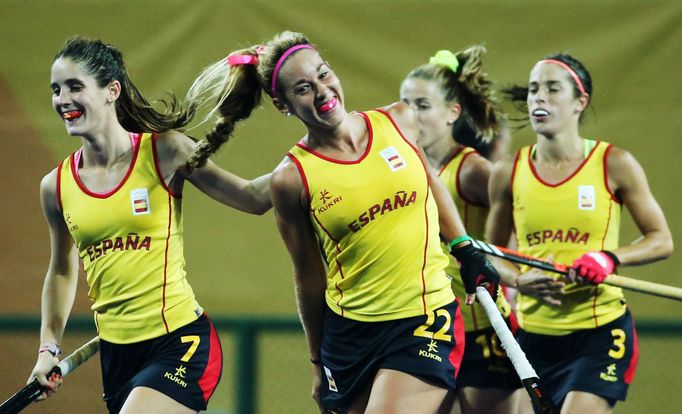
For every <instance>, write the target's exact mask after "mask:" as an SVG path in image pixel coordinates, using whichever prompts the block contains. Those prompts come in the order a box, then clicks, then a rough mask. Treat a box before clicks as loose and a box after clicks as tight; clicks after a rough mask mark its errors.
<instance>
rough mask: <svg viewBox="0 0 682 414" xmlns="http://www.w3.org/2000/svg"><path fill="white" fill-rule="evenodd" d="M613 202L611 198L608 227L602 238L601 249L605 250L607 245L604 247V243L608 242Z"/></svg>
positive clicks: (607, 220)
mask: <svg viewBox="0 0 682 414" xmlns="http://www.w3.org/2000/svg"><path fill="white" fill-rule="evenodd" d="M611 203H612V201H611V200H609V217H608V218H607V219H606V228H605V229H604V237H602V238H601V249H602V250H604V249H605V248H606V247H604V243H605V242H606V236H607V235H608V232H609V224H611V210H612V208H611Z"/></svg>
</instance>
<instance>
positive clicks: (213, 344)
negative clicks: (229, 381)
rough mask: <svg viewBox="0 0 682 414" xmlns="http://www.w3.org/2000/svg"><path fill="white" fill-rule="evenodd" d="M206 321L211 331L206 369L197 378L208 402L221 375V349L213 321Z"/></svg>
mask: <svg viewBox="0 0 682 414" xmlns="http://www.w3.org/2000/svg"><path fill="white" fill-rule="evenodd" d="M206 319H207V320H208V323H209V324H210V325H211V333H210V334H209V345H208V346H209V348H208V361H207V363H206V369H204V373H203V374H201V378H199V381H198V385H199V389H201V392H202V393H203V395H204V401H206V402H207V403H208V400H209V399H210V398H211V396H212V395H213V392H214V391H215V390H216V388H217V387H218V382H220V377H221V376H222V375H223V349H222V346H221V345H220V337H219V336H218V333H216V330H215V327H214V326H213V322H211V320H210V319H208V316H206Z"/></svg>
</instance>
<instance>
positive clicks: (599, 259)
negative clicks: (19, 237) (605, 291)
mask: <svg viewBox="0 0 682 414" xmlns="http://www.w3.org/2000/svg"><path fill="white" fill-rule="evenodd" d="M572 268H573V269H575V270H576V271H577V273H578V275H579V276H581V277H584V278H586V279H587V280H589V281H590V282H592V283H594V284H599V283H602V282H603V281H604V279H606V276H608V275H610V274H611V273H613V272H614V270H615V269H616V263H615V262H614V260H613V259H612V258H611V256H609V255H607V254H606V253H603V252H589V253H585V254H584V255H582V256H580V257H579V258H578V259H577V260H576V261H575V262H573V266H572Z"/></svg>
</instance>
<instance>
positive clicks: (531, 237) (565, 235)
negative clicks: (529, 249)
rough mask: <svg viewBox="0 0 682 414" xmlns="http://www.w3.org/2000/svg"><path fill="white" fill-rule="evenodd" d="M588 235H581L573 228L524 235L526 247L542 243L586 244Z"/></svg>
mask: <svg viewBox="0 0 682 414" xmlns="http://www.w3.org/2000/svg"><path fill="white" fill-rule="evenodd" d="M589 240H590V233H581V232H580V230H578V229H576V228H575V227H570V228H568V229H546V230H542V231H536V232H533V233H528V234H526V241H527V242H528V246H535V245H536V244H542V243H575V244H579V243H582V244H587V242H588V241H589Z"/></svg>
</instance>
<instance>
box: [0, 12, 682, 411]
mask: <svg viewBox="0 0 682 414" xmlns="http://www.w3.org/2000/svg"><path fill="white" fill-rule="evenodd" d="M286 29H289V30H295V31H300V32H303V33H305V34H306V35H307V36H308V37H309V38H310V40H311V41H312V42H313V43H315V44H316V45H317V46H318V48H319V50H321V51H322V53H323V55H324V56H325V57H326V58H327V59H328V60H329V62H330V63H331V64H332V66H333V67H334V69H335V71H336V72H337V74H338V75H339V77H340V78H341V80H342V84H343V86H344V91H345V94H346V107H347V108H348V109H349V110H364V109H370V108H373V107H377V106H383V105H386V104H388V103H390V102H393V101H395V100H397V99H398V88H399V84H400V81H401V80H402V79H403V77H404V76H405V75H406V74H407V73H408V72H409V70H410V69H411V68H413V67H415V66H417V65H419V64H422V63H424V62H426V61H427V60H428V57H429V56H431V55H432V54H433V53H434V52H435V51H436V50H438V49H451V50H453V51H454V50H460V49H463V48H465V47H467V46H469V45H472V44H477V43H482V44H484V45H485V46H486V47H487V49H488V53H487V55H486V56H485V66H486V68H487V72H488V73H489V74H490V75H491V77H492V78H493V79H494V80H495V81H496V82H497V85H498V86H506V85H509V84H511V83H525V82H526V81H527V78H528V72H529V70H530V69H531V67H532V66H533V64H534V63H535V62H536V61H537V60H538V59H540V58H541V57H543V56H545V55H547V54H550V53H554V52H562V51H566V52H569V53H571V54H573V55H574V56H576V57H578V58H579V59H580V60H582V61H583V62H584V63H585V65H586V66H587V68H588V69H589V70H590V72H591V74H592V77H593V81H594V94H593V106H594V110H593V111H590V112H589V114H588V117H587V120H586V122H585V124H584V126H583V129H582V133H583V135H584V136H587V137H594V138H598V139H604V140H607V141H610V142H613V143H614V144H615V145H617V146H619V147H622V148H625V149H627V150H628V151H630V152H631V153H632V154H633V155H634V156H635V157H636V158H637V159H638V161H639V162H640V163H641V164H642V166H643V167H644V169H645V171H646V172H647V175H648V177H649V181H650V185H651V187H652V191H653V193H654V195H655V196H656V197H657V199H658V201H659V202H660V204H661V206H662V207H663V210H664V212H665V213H666V216H667V219H668V222H669V224H670V227H671V230H672V232H673V236H677V235H678V234H680V232H681V231H682V215H680V214H679V212H680V207H681V202H680V200H682V198H681V197H680V195H679V194H678V191H679V189H680V182H681V181H682V169H681V168H680V161H679V158H680V150H679V149H678V145H679V137H678V135H679V132H680V131H682V82H681V81H680V79H679V77H680V75H681V74H682V2H680V1H679V0H660V1H649V0H640V1H632V0H600V1H586V0H570V1H569V0H560V1H540V0H529V1H503V0H480V1H473V0H470V1H465V0H457V1H435V0H422V1H407V0H373V1H360V0H345V1H328V2H319V1H312V0H293V1H289V0H287V1H281V2H275V1H258V0H249V1H235V0H223V1H219V0H196V1H186V0H141V1H132V0H126V1H109V0H90V1H85V0H63V1H58V2H57V1H52V0H26V1H18V0H16V1H10V0H0V138H1V139H2V142H3V145H4V150H3V151H2V152H0V154H1V155H0V157H1V158H0V174H2V179H1V180H0V190H1V193H2V194H3V202H2V209H3V214H1V215H0V216H1V217H0V226H1V227H0V228H1V229H2V231H0V264H1V265H2V266H0V289H1V291H2V300H0V315H2V316H3V317H7V316H11V315H27V314H29V315H36V314H38V313H39V310H40V289H41V286H42V280H43V276H44V272H45V270H46V268H47V262H48V257H49V241H48V237H47V231H46V225H45V223H44V219H43V217H42V213H41V211H40V206H39V200H38V186H39V182H40V179H41V178H42V176H44V175H45V174H47V173H48V172H49V171H50V170H51V169H52V168H54V167H55V166H56V165H57V163H58V162H59V161H60V160H62V159H63V158H65V157H66V156H67V155H68V154H69V153H70V152H72V151H73V150H75V149H76V148H78V146H79V145H80V144H79V141H78V140H77V139H74V138H72V137H69V136H68V135H67V134H66V133H65V131H64V128H63V126H62V123H61V122H60V121H59V119H58V118H57V116H56V115H55V114H54V112H53V110H52V108H51V104H50V94H51V92H50V88H49V73H50V65H51V63H52V58H53V56H54V54H55V53H56V52H57V51H58V50H59V48H60V47H61V45H62V44H63V42H64V41H65V40H66V39H67V38H68V37H70V36H72V35H74V34H83V35H87V36H90V37H98V38H101V39H103V40H104V41H106V42H109V43H112V44H114V45H115V46H117V47H118V48H119V49H120V50H121V51H122V52H123V53H124V56H125V58H126V61H127V65H128V70H129V73H130V76H131V78H132V79H133V81H134V82H135V83H136V84H137V86H138V87H139V88H140V89H141V90H142V92H143V93H144V94H145V95H146V96H147V97H148V98H149V99H157V98H162V97H163V96H164V93H165V92H166V91H168V90H173V91H175V92H176V93H177V94H178V95H179V96H183V95H184V93H185V92H186V90H187V88H188V87H189V85H190V84H191V82H192V80H193V79H194V77H195V76H196V75H197V74H198V73H199V72H200V71H201V69H202V68H203V67H205V66H206V65H208V64H210V63H212V62H214V61H217V60H219V59H221V58H223V57H224V56H226V55H227V54H228V53H229V52H230V51H232V50H235V49H238V48H242V47H246V46H250V45H252V44H257V43H259V42H261V41H264V40H267V39H269V38H270V37H272V35H274V34H275V33H277V32H279V31H282V30H286ZM205 131H206V130H205V128H204V129H201V128H198V129H196V130H194V131H191V134H192V135H195V136H201V135H202V134H203V133H204V132H205ZM302 133H303V129H302V127H301V126H300V125H299V124H298V123H297V122H295V121H294V120H292V119H285V118H284V117H282V116H281V114H279V113H278V112H276V111H275V110H274V108H273V107H272V105H270V103H269V102H268V101H267V100H266V101H265V104H264V107H263V108H262V109H261V110H258V111H256V112H255V113H254V114H253V115H252V117H251V119H249V120H248V121H247V122H246V123H244V124H243V125H240V126H239V127H238V128H237V130H236V133H235V136H234V137H233V139H232V141H231V142H230V143H229V144H228V145H226V146H225V147H224V148H223V149H222V150H221V152H220V153H219V154H217V156H215V158H214V159H215V160H216V161H217V162H218V163H219V164H220V165H222V166H224V167H225V168H227V169H229V170H231V171H233V172H235V173H237V174H239V175H242V176H245V177H255V176H258V175H261V174H263V173H265V172H268V171H270V170H271V169H272V168H273V167H275V166H276V165H277V164H278V162H279V161H280V160H281V159H282V157H283V155H284V154H285V153H286V151H287V150H288V149H289V148H290V147H291V145H293V144H294V143H295V142H296V141H297V140H298V139H299V137H300V136H301V134H302ZM533 141H534V137H533V134H532V132H531V131H530V130H528V129H525V130H521V131H519V132H517V133H515V134H514V147H515V148H518V147H520V146H521V145H527V144H529V143H532V142H533ZM184 203H185V204H184V205H185V212H184V214H185V238H186V250H185V251H186V258H187V270H188V277H189V281H190V283H191V284H192V286H193V288H194V290H195V293H196V294H197V297H198V299H199V301H200V302H201V303H202V304H203V306H204V307H205V308H206V310H207V312H208V313H209V315H214V316H219V315H230V316H235V315H261V316H266V315H285V316H291V315H294V314H295V309H296V308H295V300H294V293H293V284H292V277H291V264H290V261H289V257H288V255H287V253H286V251H285V248H284V246H283V244H282V242H281V241H280V238H279V235H278V234H277V230H276V228H275V224H274V219H273V214H272V213H271V212H270V213H267V214H266V215H264V216H262V217H257V216H248V215H246V214H243V213H239V212H236V211H233V210H231V209H228V208H225V207H223V206H219V205H218V204H216V203H213V202H212V201H210V200H209V199H208V198H207V197H205V196H204V195H202V194H200V193H198V192H197V191H196V190H195V189H194V188H191V187H189V186H188V187H186V191H185V194H184ZM623 222H624V225H623V231H622V240H621V243H629V242H631V241H632V240H634V239H635V238H636V237H638V232H637V229H636V227H635V226H634V225H633V223H632V221H631V220H630V219H629V217H628V216H627V214H625V215H624V220H623ZM680 265H682V261H681V259H680V255H679V254H678V253H675V254H674V255H673V256H672V257H671V258H670V259H668V260H667V261H664V262H661V263H656V264H653V265H649V266H645V267H640V268H625V269H622V270H621V273H623V274H624V275H627V276H631V277H636V278H642V279H647V280H650V281H654V282H659V283H664V284H671V285H678V286H680V285H682V281H681V280H680V279H681V278H680V271H679V268H680ZM85 292H86V289H85V283H84V280H83V283H81V285H80V286H79V291H78V297H77V299H76V303H75V305H74V314H78V315H88V314H89V303H88V299H87V296H86V294H85ZM628 299H629V302H630V307H631V309H632V311H633V313H634V315H635V318H637V319H640V320H641V319H646V320H651V319H656V320H662V321H680V319H682V318H681V317H680V315H681V310H682V304H680V303H677V302H673V301H668V300H664V299H658V298H653V297H648V296H644V295H641V294H634V293H630V294H629V295H628ZM677 335H678V336H674V335H673V336H666V337H654V336H649V335H643V336H642V337H641V338H640V350H641V359H640V368H639V370H638V373H637V376H636V378H635V381H634V383H633V385H632V387H631V391H630V397H629V400H628V401H627V402H626V403H624V404H618V406H617V408H616V412H619V413H641V412H644V411H645V410H646V412H649V413H669V412H677V411H678V410H679V408H678V407H679V406H681V405H682V395H680V392H679V390H680V385H681V384H682V381H680V376H679V372H680V371H682V361H681V358H680V356H679V349H680V345H682V336H680V335H682V332H678V333H677ZM0 339H1V340H0V372H2V373H3V374H4V379H3V381H1V382H0V400H2V399H4V398H6V397H7V396H9V395H10V394H12V393H13V392H14V391H16V390H17V389H18V388H19V387H20V386H21V385H22V384H23V383H24V382H25V379H26V378H27V377H28V374H29V372H30V370H31V367H32V366H33V363H34V362H35V349H36V348H37V345H38V334H37V332H29V333H12V332H4V333H2V334H0ZM86 339H87V335H86V334H82V333H77V334H74V333H71V334H70V333H69V330H68V327H67V332H66V339H65V340H64V347H65V348H66V349H67V350H70V349H73V347H75V346H76V345H78V344H79V343H81V342H84V341H85V340H86ZM222 339H223V346H224V351H225V370H224V373H223V380H222V382H221V383H220V386H219V388H218V391H217V392H216V394H215V395H214V398H213V399H212V401H211V404H210V406H209V408H210V409H211V410H212V411H215V412H223V413H226V412H230V411H232V410H233V409H234V406H235V395H234V390H233V386H234V383H233V374H232V369H233V367H234V365H235V361H237V360H238V359H239V358H240V355H237V354H235V353H234V352H233V351H234V350H235V347H234V338H233V336H232V335H231V334H230V333H229V332H223V334H222ZM255 347H256V349H257V351H258V355H259V358H260V360H259V367H258V374H259V376H258V382H257V391H258V412H259V413H261V412H262V413H312V412H315V406H314V404H313V403H312V400H311V399H310V397H309V394H310V385H309V384H310V379H309V378H310V367H309V363H308V360H307V350H306V346H305V340H304V339H303V336H302V335H301V334H300V333H291V334H289V333H273V334H267V335H264V336H262V337H260V339H259V340H258V341H257V342H256V344H255ZM100 393H101V382H100V379H99V367H98V362H97V360H93V361H91V362H89V363H88V364H87V365H85V366H84V367H83V369H82V371H79V373H77V374H74V376H73V377H71V378H69V379H67V384H66V385H65V386H64V387H63V388H62V389H61V391H60V393H59V394H58V395H57V396H56V397H55V398H53V399H51V400H49V401H47V402H44V403H41V404H40V405H35V406H32V407H30V408H29V409H27V411H26V412H29V413H30V412H43V413H48V412H55V413H56V412H78V413H81V412H83V413H85V412H88V413H90V412H104V404H103V403H102V402H101V400H100V396H101V394H100ZM65 410H68V411H65Z"/></svg>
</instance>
